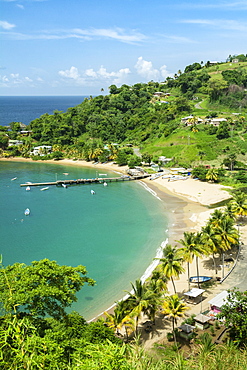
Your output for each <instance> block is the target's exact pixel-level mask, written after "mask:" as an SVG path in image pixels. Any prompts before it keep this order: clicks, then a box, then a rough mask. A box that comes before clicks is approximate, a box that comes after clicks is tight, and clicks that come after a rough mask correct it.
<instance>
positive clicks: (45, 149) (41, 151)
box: [30, 145, 52, 156]
mask: <svg viewBox="0 0 247 370" xmlns="http://www.w3.org/2000/svg"><path fill="white" fill-rule="evenodd" d="M51 152H52V146H50V145H40V146H36V147H35V148H33V150H32V151H31V152H30V155H40V156H44V155H47V154H50V153H51Z"/></svg>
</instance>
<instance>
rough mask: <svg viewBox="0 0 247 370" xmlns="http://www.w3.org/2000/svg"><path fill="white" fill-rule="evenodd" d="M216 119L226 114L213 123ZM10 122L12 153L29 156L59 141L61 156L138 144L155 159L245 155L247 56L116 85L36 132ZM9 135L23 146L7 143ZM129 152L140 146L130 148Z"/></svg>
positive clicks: (92, 155) (103, 156)
mask: <svg viewBox="0 0 247 370" xmlns="http://www.w3.org/2000/svg"><path fill="white" fill-rule="evenodd" d="M188 116H190V118H189V119H188V120H187V121H186V120H182V119H183V118H184V117H188ZM213 118H218V119H224V120H222V121H220V122H218V123H217V124H216V123H215V124H213V121H212V119H213ZM10 128H11V130H9V131H8V132H7V137H6V128H5V127H1V135H0V149H1V153H2V154H1V155H4V156H8V155H24V156H29V153H30V150H31V149H32V148H33V147H34V146H38V145H52V146H53V152H57V154H56V156H57V157H61V156H66V157H72V158H85V159H89V160H92V159H93V160H97V161H105V160H108V159H116V158H117V156H118V153H119V151H120V149H121V148H124V147H126V146H128V147H130V146H136V147H139V148H140V151H141V153H142V154H143V153H145V154H148V155H149V156H152V159H153V160H157V158H158V157H159V156H166V157H168V158H172V163H173V164H174V165H181V164H184V165H185V164H186V165H188V166H194V165H196V164H198V163H207V162H212V161H213V162H214V163H216V164H217V165H220V164H221V161H222V158H224V156H225V155H226V154H229V152H232V151H234V152H235V153H236V155H237V157H238V159H239V160H241V159H242V157H243V155H244V153H245V152H246V132H247V57H246V55H244V54H241V55H239V56H229V57H228V59H227V62H226V63H210V62H207V63H205V65H203V63H197V62H195V63H193V64H192V65H188V66H186V67H185V70H184V72H181V71H178V73H177V74H175V75H174V77H173V78H171V77H168V78H167V79H166V80H165V81H163V82H161V83H159V82H154V81H150V82H148V83H146V84H143V83H137V84H135V85H133V86H128V85H122V86H121V87H117V86H116V85H111V86H110V87H109V94H108V95H105V96H103V95H99V96H97V97H95V98H92V97H90V98H87V99H85V100H84V101H83V103H81V104H80V105H78V106H76V107H72V108H69V109H68V111H67V112H66V113H61V112H58V111H55V112H54V114H52V115H48V114H44V115H43V116H41V117H39V118H37V119H35V120H33V121H32V122H30V124H29V125H28V127H27V130H29V131H30V135H29V136H28V137H26V136H23V135H22V133H21V132H20V124H19V123H16V122H11V123H10ZM9 139H12V140H15V139H19V140H21V141H22V142H23V145H20V146H18V147H11V149H7V145H8V140H9ZM113 143H114V144H117V145H114V146H112V144H113ZM228 148H229V149H228ZM122 154H123V153H122ZM125 155H126V156H130V155H133V152H131V149H128V150H127V149H126V150H125ZM120 162H121V161H120ZM121 163H122V162H121Z"/></svg>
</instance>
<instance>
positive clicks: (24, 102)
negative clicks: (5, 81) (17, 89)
mask: <svg viewBox="0 0 247 370" xmlns="http://www.w3.org/2000/svg"><path fill="white" fill-rule="evenodd" d="M85 98H86V96H85V95H82V96H0V125H1V126H8V125H9V124H10V123H11V122H22V123H24V124H25V125H28V124H29V123H30V122H31V121H32V120H34V119H35V118H38V117H40V116H41V115H42V114H45V113H48V114H53V112H54V111H55V110H58V111H62V112H66V111H67V109H68V108H71V107H74V106H76V105H78V104H80V103H82V102H83V100H84V99H85Z"/></svg>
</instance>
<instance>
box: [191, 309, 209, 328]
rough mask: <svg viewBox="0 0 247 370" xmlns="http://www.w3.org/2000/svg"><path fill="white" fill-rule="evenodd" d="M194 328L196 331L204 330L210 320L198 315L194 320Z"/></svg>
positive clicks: (207, 317) (200, 314)
mask: <svg viewBox="0 0 247 370" xmlns="http://www.w3.org/2000/svg"><path fill="white" fill-rule="evenodd" d="M194 320H195V326H196V328H198V329H201V330H204V329H206V328H208V327H209V321H210V320H211V318H210V317H209V316H206V315H203V314H202V313H199V314H198V315H197V316H196V317H195V318H194Z"/></svg>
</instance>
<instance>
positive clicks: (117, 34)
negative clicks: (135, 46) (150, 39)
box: [73, 28, 146, 43]
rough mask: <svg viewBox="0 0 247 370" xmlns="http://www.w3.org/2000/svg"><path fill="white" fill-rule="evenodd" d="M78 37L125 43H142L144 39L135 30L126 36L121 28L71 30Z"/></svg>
mask: <svg viewBox="0 0 247 370" xmlns="http://www.w3.org/2000/svg"><path fill="white" fill-rule="evenodd" d="M73 31H74V32H75V33H76V34H78V35H84V36H88V37H97V38H107V39H113V40H117V41H121V42H126V43H136V42H140V41H143V40H144V39H145V38H146V37H145V36H144V35H143V34H141V33H139V32H136V31H135V30H132V31H131V33H130V34H128V33H127V32H126V31H125V30H124V29H122V28H114V29H110V28H99V29H97V28H92V29H89V30H83V29H78V28H77V29H74V30H73Z"/></svg>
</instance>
